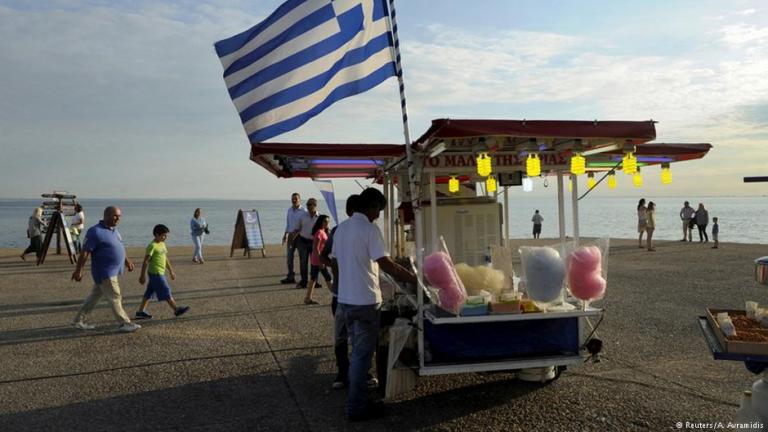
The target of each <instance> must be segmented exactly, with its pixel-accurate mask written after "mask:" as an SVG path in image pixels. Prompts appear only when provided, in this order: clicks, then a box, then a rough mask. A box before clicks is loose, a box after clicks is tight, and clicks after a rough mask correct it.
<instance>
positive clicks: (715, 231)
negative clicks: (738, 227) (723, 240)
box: [712, 217, 720, 249]
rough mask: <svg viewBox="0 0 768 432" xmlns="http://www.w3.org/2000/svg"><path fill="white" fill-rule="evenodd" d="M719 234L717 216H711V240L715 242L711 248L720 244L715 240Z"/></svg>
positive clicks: (715, 247)
mask: <svg viewBox="0 0 768 432" xmlns="http://www.w3.org/2000/svg"><path fill="white" fill-rule="evenodd" d="M719 234H720V225H719V224H718V223H717V218H716V217H713V218H712V240H713V241H714V242H715V245H714V246H712V249H717V248H718V247H719V246H720V242H719V241H718V240H717V237H718V235H719Z"/></svg>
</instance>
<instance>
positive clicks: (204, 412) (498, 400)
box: [0, 239, 768, 431]
mask: <svg viewBox="0 0 768 432" xmlns="http://www.w3.org/2000/svg"><path fill="white" fill-rule="evenodd" d="M554 242H555V241H554V240H552V239H541V240H539V241H536V242H534V241H530V240H525V241H522V240H518V241H515V244H540V245H543V244H552V243H554ZM710 247H711V243H709V244H699V243H698V242H694V243H680V242H659V243H658V245H657V251H656V252H647V251H645V250H643V249H639V248H638V247H637V243H636V241H631V240H613V241H612V244H611V253H610V261H609V264H608V265H609V275H608V290H607V292H606V298H605V299H604V300H603V301H601V302H598V303H596V304H595V305H596V306H601V307H604V308H605V310H606V315H605V319H604V321H603V323H602V324H601V326H600V328H599V331H598V333H599V337H600V338H601V339H602V340H603V341H604V349H603V353H602V355H601V359H602V361H601V362H599V363H586V364H583V365H580V366H576V367H570V368H569V369H568V370H567V371H566V372H564V373H563V375H562V376H561V377H560V378H559V379H558V380H556V381H554V382H552V383H550V384H548V385H539V384H531V383H524V382H521V381H518V380H516V379H514V376H513V375H512V374H510V373H506V372H502V373H472V374H460V375H448V376H438V377H426V378H421V379H420V381H419V385H418V387H417V389H416V390H415V391H413V392H410V393H407V394H405V395H403V396H402V397H400V398H398V399H397V400H395V401H393V402H392V403H390V404H389V409H390V415H389V416H387V417H385V418H383V419H381V420H377V421H373V422H368V423H363V424H348V423H347V422H346V420H345V417H344V402H345V394H346V392H345V391H343V390H342V391H339V390H332V389H331V388H330V385H331V382H332V381H333V378H334V375H335V363H334V360H333V350H332V347H331V334H332V333H331V326H332V321H331V313H330V307H329V304H330V295H329V294H328V291H327V290H326V289H322V290H320V291H319V292H318V295H317V299H318V300H319V301H320V303H321V304H320V305H317V306H306V305H304V304H303V303H302V299H303V295H304V293H303V291H302V290H297V289H294V288H293V287H292V286H286V285H280V284H279V283H278V281H279V279H281V278H282V277H283V276H284V273H285V258H284V255H283V251H282V248H280V247H279V246H270V247H269V248H268V250H267V255H268V256H267V258H261V255H260V253H258V252H257V253H255V254H254V256H253V258H252V259H246V258H243V257H242V253H236V254H235V257H234V258H229V256H228V255H229V248H228V247H224V246H218V247H216V246H214V247H210V246H207V247H205V254H206V259H207V263H206V264H205V265H196V264H193V263H192V262H191V248H172V249H171V251H170V257H171V259H172V260H173V263H174V266H175V268H176V272H177V274H178V279H177V280H176V281H172V282H171V285H172V287H173V291H174V295H175V297H176V298H177V300H178V301H179V302H180V303H183V304H189V305H190V306H191V307H192V309H191V311H190V312H189V313H188V314H187V315H185V316H183V317H181V318H174V317H173V314H172V312H171V310H170V308H168V307H167V306H166V305H164V304H158V303H151V304H150V312H151V313H152V314H154V315H155V318H154V319H152V320H150V321H144V322H141V324H142V325H144V328H142V329H141V330H140V331H139V332H137V333H134V334H119V333H117V332H116V331H115V330H116V327H117V326H116V324H115V323H114V321H113V320H112V317H111V314H110V312H109V309H108V308H107V307H106V306H105V304H104V303H101V304H100V305H99V307H98V308H97V309H96V310H95V311H94V312H93V314H92V315H91V317H90V322H92V323H94V324H97V325H98V326H99V328H98V329H97V330H95V331H93V332H82V331H78V330H75V329H74V328H72V327H71V325H70V323H71V320H72V317H73V316H74V314H75V312H76V311H77V309H78V307H79V305H80V303H81V302H82V300H83V299H84V298H85V297H86V295H87V293H88V292H89V290H90V288H91V282H90V280H89V279H87V280H84V281H83V282H81V283H75V282H71V281H70V280H69V278H70V274H71V271H72V266H71V265H69V263H68V262H67V261H65V259H64V258H63V257H57V256H50V257H49V260H48V262H46V263H45V264H44V265H42V266H40V267H36V266H35V265H34V264H31V263H29V262H26V263H25V262H22V261H21V260H19V259H18V256H17V255H18V253H19V252H20V250H11V249H0V364H2V368H0V429H2V430H3V431H15V430H59V431H66V430H78V431H90V430H94V431H96V430H137V431H139V430H140V431H145V430H291V431H297V430H317V431H331V430H366V431H384V430H462V431H473V430H477V431H480V430H483V431H485V430H499V431H518V430H519V431H529V430H555V431H573V430H579V431H605V430H621V431H631V430H639V431H657V430H667V429H676V427H675V425H676V423H677V422H683V424H685V422H689V423H708V422H726V423H727V422H728V421H731V420H734V418H735V413H736V410H737V408H738V403H739V400H740V395H741V392H742V391H743V390H746V389H748V387H749V386H750V385H751V383H752V382H753V381H754V380H755V379H756V376H754V375H752V374H751V373H750V372H748V371H747V370H746V368H745V367H744V365H743V364H742V363H739V362H729V361H715V360H713V358H712V356H711V354H710V353H709V351H708V349H707V346H706V343H705V341H704V339H703V337H702V335H701V331H700V329H699V327H698V324H697V316H699V315H701V314H703V313H704V309H705V308H706V307H718V308H743V307H744V301H745V300H755V301H758V302H761V303H768V289H765V287H759V286H758V285H757V284H756V283H754V282H753V280H752V272H753V260H754V259H755V258H757V257H759V256H763V255H768V247H767V246H764V245H746V244H729V243H726V244H721V249H718V250H713V249H710ZM129 254H130V256H131V257H132V259H133V260H134V262H136V264H140V259H141V254H142V250H141V249H139V248H131V249H130V250H129ZM30 257H31V256H30ZM297 268H298V263H297ZM516 268H517V269H518V270H519V260H518V261H517V262H516ZM121 286H122V292H123V296H124V305H125V309H126V311H127V312H128V313H129V314H130V315H131V316H132V315H133V313H134V311H135V309H136V306H137V305H138V303H139V301H140V298H141V295H142V293H143V288H142V287H141V286H140V285H139V283H138V272H137V271H135V272H133V273H128V274H126V275H125V276H124V277H123V278H122V279H121Z"/></svg>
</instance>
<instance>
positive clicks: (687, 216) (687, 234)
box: [680, 201, 696, 242]
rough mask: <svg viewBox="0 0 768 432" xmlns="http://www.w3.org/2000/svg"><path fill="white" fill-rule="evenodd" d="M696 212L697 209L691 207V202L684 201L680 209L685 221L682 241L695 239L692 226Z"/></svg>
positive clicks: (681, 216) (682, 218)
mask: <svg viewBox="0 0 768 432" xmlns="http://www.w3.org/2000/svg"><path fill="white" fill-rule="evenodd" d="M695 214H696V210H694V209H693V207H691V204H690V203H689V202H688V201H686V202H684V203H683V208H682V209H680V220H682V221H683V239H682V240H680V241H681V242H684V241H686V238H687V239H688V241H691V240H693V229H692V228H691V219H693V215H695Z"/></svg>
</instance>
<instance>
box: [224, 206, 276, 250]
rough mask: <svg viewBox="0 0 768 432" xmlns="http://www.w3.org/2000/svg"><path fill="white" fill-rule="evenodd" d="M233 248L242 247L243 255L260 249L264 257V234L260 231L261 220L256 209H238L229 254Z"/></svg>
mask: <svg viewBox="0 0 768 432" xmlns="http://www.w3.org/2000/svg"><path fill="white" fill-rule="evenodd" d="M235 249H243V256H246V255H247V256H248V258H250V257H251V251H252V250H261V256H262V257H266V256H267V254H266V251H265V250H264V236H263V235H262V233H261V220H260V219H259V212H258V211H256V210H242V209H240V210H238V211H237V220H236V221H235V232H234V234H233V235H232V248H231V249H230V251H229V256H230V257H232V256H234V254H235Z"/></svg>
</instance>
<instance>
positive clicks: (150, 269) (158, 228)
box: [136, 224, 189, 319]
mask: <svg viewBox="0 0 768 432" xmlns="http://www.w3.org/2000/svg"><path fill="white" fill-rule="evenodd" d="M169 232H170V230H169V229H168V227H167V226H165V225H163V224H159V225H155V228H154V229H152V234H153V235H154V236H155V239H154V240H152V242H151V243H150V244H149V245H148V246H147V252H146V255H144V262H143V263H142V265H141V276H139V283H140V284H142V285H144V282H146V281H147V278H146V274H147V273H149V283H148V284H147V290H146V291H145V292H144V298H143V299H142V301H141V305H140V306H139V310H138V311H137V312H136V319H150V318H152V315H150V314H148V313H147V312H145V311H144V310H145V309H146V308H147V305H148V304H149V300H150V299H151V298H152V295H153V294H154V295H155V296H157V300H158V301H161V300H165V302H166V303H168V306H170V307H171V308H172V309H173V314H174V315H176V316H179V315H183V314H185V313H186V312H187V311H188V310H189V306H179V305H177V304H176V301H174V300H173V297H172V296H171V287H170V285H168V281H167V280H166V279H165V269H166V267H167V268H168V273H170V275H171V279H172V280H176V273H174V272H173V267H171V261H170V260H169V259H168V249H167V248H166V247H165V239H166V238H168V233H169Z"/></svg>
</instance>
